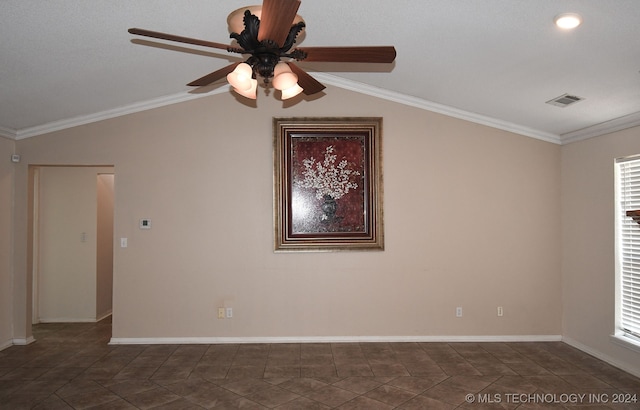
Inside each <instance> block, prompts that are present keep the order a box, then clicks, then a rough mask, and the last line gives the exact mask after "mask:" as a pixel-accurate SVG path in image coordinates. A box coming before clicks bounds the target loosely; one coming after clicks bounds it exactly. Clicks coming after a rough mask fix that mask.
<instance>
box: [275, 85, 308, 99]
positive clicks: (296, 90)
mask: <svg viewBox="0 0 640 410" xmlns="http://www.w3.org/2000/svg"><path fill="white" fill-rule="evenodd" d="M302 91H304V90H303V88H302V87H300V86H299V85H298V84H297V83H296V84H294V85H293V87H289V88H287V89H286V90H282V96H281V97H280V98H282V99H283V100H288V99H289V98H292V97H295V96H296V95H298V94H300V93H301V92H302Z"/></svg>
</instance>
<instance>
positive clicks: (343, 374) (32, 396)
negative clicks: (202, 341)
mask: <svg viewBox="0 0 640 410" xmlns="http://www.w3.org/2000/svg"><path fill="white" fill-rule="evenodd" d="M34 335H35V337H36V339H37V342H36V343H33V344H31V345H29V346H12V347H9V348H7V349H5V350H3V351H1V352H0V408H2V409H11V410H13V409H27V408H34V409H72V408H73V409H89V408H90V409H114V410H115V409H136V408H139V409H152V408H153V409H203V408H204V409H237V408H242V409H267V408H276V409H295V410H302V409H329V408H339V409H366V410H376V409H394V408H395V409H454V408H462V409H466V408H472V409H484V408H504V409H515V408H518V409H540V408H567V407H575V406H580V408H581V409H609V408H620V409H638V408H640V402H639V401H640V379H638V378H636V377H633V376H632V375H629V374H628V373H625V372H622V371H620V370H618V369H616V368H614V367H612V366H610V365H608V364H606V363H604V362H602V361H600V360H598V359H595V358H594V357H592V356H589V355H587V354H585V353H583V352H581V351H579V350H576V349H574V348H572V347H570V346H568V345H566V344H564V343H560V342H557V343H326V344H316V343H309V344H234V345H127V346H109V345H107V343H108V341H109V338H110V336H111V323H110V321H109V320H105V321H102V322H100V323H98V324H42V325H37V326H34ZM614 401H618V402H623V403H614Z"/></svg>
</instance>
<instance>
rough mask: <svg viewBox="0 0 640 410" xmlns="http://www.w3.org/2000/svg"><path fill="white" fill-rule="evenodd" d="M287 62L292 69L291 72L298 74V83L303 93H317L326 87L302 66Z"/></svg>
mask: <svg viewBox="0 0 640 410" xmlns="http://www.w3.org/2000/svg"><path fill="white" fill-rule="evenodd" d="M287 64H289V67H290V68H291V71H293V73H294V74H295V75H297V76H298V85H299V86H300V87H302V92H303V93H304V94H305V95H312V94H315V93H319V92H320V91H322V90H324V89H325V88H326V87H325V86H324V85H322V84H321V83H320V82H319V81H318V80H316V79H315V78H313V77H311V76H310V75H309V74H307V72H306V71H304V70H303V69H302V68H300V67H298V66H297V65H295V64H293V63H287Z"/></svg>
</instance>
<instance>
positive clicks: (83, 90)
mask: <svg viewBox="0 0 640 410" xmlns="http://www.w3.org/2000/svg"><path fill="white" fill-rule="evenodd" d="M255 3H260V0H254V1H253V2H251V3H249V4H248V3H245V1H244V0H226V1H215V0H188V1H187V0H185V1H175V0H92V1H86V0H48V1H42V0H2V1H0V135H2V136H5V137H8V138H15V139H21V138H27V137H29V136H33V135H38V134H42V133H45V132H48V131H51V130H55V129H61V128H64V127H68V126H73V125H77V124H81V123H86V122H90V121H93V120H96V119H100V118H106V117H109V116H115V115H118V114H119V113H125V112H131V111H135V110H139V109H144V108H145V107H151V106H157V105H161V104H163V103H168V102H172V101H175V100H179V99H185V98H191V97H195V96H201V95H203V94H205V95H206V94H207V93H217V92H227V93H228V92H230V91H229V86H228V84H227V83H226V82H225V81H220V82H218V83H216V84H214V85H212V86H209V87H205V88H204V89H200V90H195V91H196V93H193V91H194V90H193V89H192V88H191V87H187V86H186V85H185V84H187V83H189V82H190V81H192V80H195V79H196V78H199V77H201V76H203V75H205V74H207V73H209V72H212V71H214V70H217V69H219V68H222V67H224V66H226V65H228V64H229V63H230V62H233V61H240V59H241V56H239V55H238V54H228V53H226V52H224V51H222V50H215V49H207V48H204V47H197V46H188V45H184V44H177V43H170V42H167V41H161V40H158V41H156V40H153V41H152V40H151V39H142V38H140V37H138V38H136V36H132V35H130V34H129V33H128V32H127V29H128V28H131V27H140V28H145V29H149V30H155V31H161V32H167V33H172V34H176V35H182V36H186V37H192V38H199V39H203V40H209V41H215V42H224V43H226V42H228V41H229V32H228V28H227V21H226V18H227V15H228V14H229V13H230V12H231V11H233V10H235V9H238V8H240V7H242V6H246V5H251V4H255ZM564 12H573V13H578V14H580V15H581V16H582V18H583V23H582V25H581V26H579V27H578V28H576V29H574V30H572V31H565V30H561V29H558V28H557V27H555V26H554V24H553V19H554V17H555V16H556V15H558V14H560V13H564ZM298 13H299V14H300V15H302V17H303V18H304V19H305V21H306V24H307V28H306V32H305V34H304V37H303V38H302V42H299V44H301V45H304V46H340V45H375V46H377V45H393V46H395V47H396V50H397V58H396V61H395V62H394V63H393V64H367V65H364V64H354V63H342V64H338V63H310V62H309V63H305V62H301V63H300V64H299V65H300V66H301V67H303V68H305V69H306V70H307V71H308V72H309V73H311V74H312V75H313V76H314V77H315V78H316V79H318V80H319V81H321V82H323V83H324V84H327V85H334V86H338V87H344V88H348V89H351V90H355V91H359V92H363V93H366V94H370V95H375V96H378V97H381V98H387V99H391V100H394V101H398V102H401V103H405V104H409V105H412V106H417V107H421V108H424V109H427V110H432V111H436V112H442V113H446V114H448V115H452V116H456V117H460V118H465V119H469V120H471V121H476V122H479V123H484V124H488V125H492V126H496V127H498V128H503V129H507V130H511V131H514V132H518V133H520V134H523V135H528V136H531V137H535V138H540V139H544V140H548V141H552V142H556V143H567V142H571V141H575V140H578V139H582V138H588V137H592V136H596V135H601V134H604V133H607V132H611V131H615V130H619V129H623V128H627V127H631V126H635V125H639V124H640V1H638V0H572V1H571V0H536V1H532V0H455V1H452V0H394V1H380V0H366V1H365V0H348V1H345V0H321V1H318V0H315V1H314V0H302V5H301V7H300V9H299V12H298ZM190 91H191V93H190ZM326 92H327V93H330V92H331V90H330V88H329V89H327V90H326ZM258 94H259V95H258V101H257V106H258V108H257V109H259V107H260V99H263V98H273V95H270V96H266V95H265V94H264V93H260V92H259V93H258ZM563 94H570V95H574V96H578V97H581V98H582V99H583V100H581V101H579V102H577V103H574V104H571V105H568V106H566V107H558V106H554V105H550V104H547V103H546V102H547V101H549V100H551V99H553V98H555V97H558V96H561V95H563ZM229 103H230V104H238V102H236V101H235V100H230V102H229ZM298 103H305V102H304V101H300V102H298ZM309 104H312V102H309ZM383 114H384V113H381V115H383Z"/></svg>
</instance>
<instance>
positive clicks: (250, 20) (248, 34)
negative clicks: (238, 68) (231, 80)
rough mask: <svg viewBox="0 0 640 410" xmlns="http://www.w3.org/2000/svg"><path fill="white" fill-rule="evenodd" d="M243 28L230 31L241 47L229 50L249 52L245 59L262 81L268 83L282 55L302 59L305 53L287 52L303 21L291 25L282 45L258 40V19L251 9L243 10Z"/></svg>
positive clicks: (302, 25)
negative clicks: (238, 31) (237, 30)
mask: <svg viewBox="0 0 640 410" xmlns="http://www.w3.org/2000/svg"><path fill="white" fill-rule="evenodd" d="M243 21H244V30H242V33H240V34H238V33H231V35H230V37H231V38H232V39H235V40H236V41H237V42H238V44H239V45H240V47H241V49H236V48H234V49H232V50H230V51H234V52H238V53H241V54H250V55H251V57H249V59H248V60H247V61H246V63H247V64H249V65H250V66H251V68H252V69H253V75H254V78H255V77H256V76H260V77H262V78H263V79H264V83H265V84H268V83H269V82H270V81H271V78H272V77H273V71H274V68H275V66H276V64H278V63H279V62H280V59H281V58H282V57H288V58H293V59H295V60H298V61H299V60H303V59H304V58H306V53H304V52H303V51H298V50H294V51H293V52H292V53H290V54H287V52H288V51H289V50H290V49H291V48H292V47H293V45H294V44H295V42H296V38H297V37H298V34H299V33H300V31H302V30H303V29H304V27H305V24H304V22H302V21H301V22H298V23H296V24H294V25H292V26H291V28H290V30H289V34H288V35H287V38H286V40H285V42H284V44H283V45H282V47H281V46H280V45H279V44H277V43H276V42H275V41H273V40H270V39H266V40H262V41H260V40H258V32H259V31H260V19H259V18H258V17H257V16H256V15H254V14H251V11H249V10H246V11H245V12H244V20H243Z"/></svg>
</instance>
